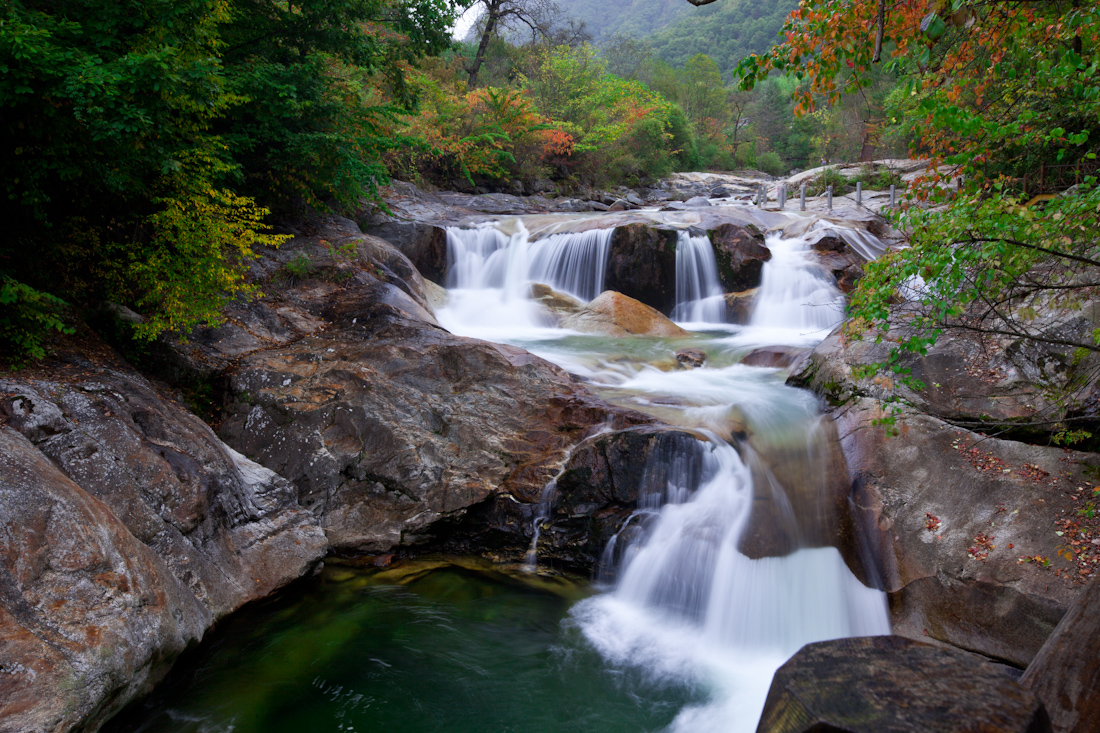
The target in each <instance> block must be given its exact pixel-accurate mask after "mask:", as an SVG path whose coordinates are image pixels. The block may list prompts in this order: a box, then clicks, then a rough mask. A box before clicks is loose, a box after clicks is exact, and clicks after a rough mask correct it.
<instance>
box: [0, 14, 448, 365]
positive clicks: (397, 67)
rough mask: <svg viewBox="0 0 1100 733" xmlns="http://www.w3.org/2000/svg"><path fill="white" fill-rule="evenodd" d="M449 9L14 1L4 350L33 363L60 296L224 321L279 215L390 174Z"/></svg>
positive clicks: (7, 37)
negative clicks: (416, 74) (413, 68)
mask: <svg viewBox="0 0 1100 733" xmlns="http://www.w3.org/2000/svg"><path fill="white" fill-rule="evenodd" d="M452 17H453V8H452V7H451V5H450V4H449V2H447V0H404V1H403V2H392V3H391V2H389V0H300V1H299V2H295V3H294V4H293V5H288V4H287V3H285V2H280V1H279V0H9V2H7V3H4V5H3V6H0V69H3V73H2V74H0V145H2V146H3V149H4V150H5V151H10V152H11V154H9V155H4V156H3V157H2V158H0V178H2V181H3V182H2V183H0V186H2V187H3V192H4V194H5V195H4V196H3V197H2V198H0V212H2V213H3V214H4V220H5V225H6V229H7V231H6V233H5V234H6V236H5V237H4V238H3V239H2V240H0V339H3V340H4V341H6V342H7V344H6V345H7V346H11V345H14V346H15V347H16V350H15V351H14V352H13V351H12V350H11V349H10V348H8V349H5V351H6V352H8V353H15V354H17V355H19V354H30V355H32V356H38V355H40V354H41V353H42V348H43V346H42V345H43V341H42V338H43V336H44V329H47V330H48V329H56V328H58V327H61V328H64V325H63V323H64V317H63V316H64V314H63V312H62V311H63V308H64V302H65V301H68V302H69V303H73V304H74V305H76V306H93V305H95V304H97V303H101V302H104V301H113V302H117V303H122V304H126V305H130V306H132V307H134V308H136V309H138V310H139V311H141V312H142V313H144V314H145V315H146V316H147V319H146V321H145V326H144V327H143V328H141V329H139V335H141V336H143V337H148V338H151V337H153V336H155V335H156V334H157V333H159V332H161V331H163V330H177V329H178V330H182V331H186V330H187V329H189V328H190V327H192V326H193V325H195V324H196V323H199V322H202V321H204V320H210V319H213V320H216V319H217V318H218V317H219V313H220V309H221V307H222V305H223V304H224V303H225V302H226V299H228V298H231V297H234V296H235V295H239V294H245V293H247V292H248V290H249V288H248V283H247V281H246V279H245V277H244V272H245V264H246V261H247V260H248V258H249V257H250V255H251V248H252V247H253V246H255V245H258V244H268V245H276V244H277V243H278V242H279V241H280V238H279V237H274V236H271V235H268V234H265V233H264V231H263V230H264V228H265V224H264V221H265V217H266V216H267V212H268V209H270V208H274V207H279V208H280V209H282V210H284V211H289V210H294V209H295V208H297V207H300V206H301V205H312V206H316V207H322V208H323V207H325V206H328V205H336V206H340V205H351V204H354V203H355V202H357V201H358V198H359V197H360V196H362V195H370V194H371V193H372V191H373V190H374V189H375V188H376V187H377V185H379V183H380V182H383V181H384V180H385V175H386V171H385V169H384V168H383V167H382V166H381V165H380V152H381V150H382V149H383V148H384V147H386V146H388V145H390V144H392V143H391V141H390V140H389V130H388V129H387V127H388V126H390V124H391V123H390V120H392V118H393V116H394V115H396V114H397V113H398V112H399V111H400V110H402V109H407V108H408V107H409V106H411V104H412V102H413V99H412V96H411V94H410V93H409V90H408V89H407V88H406V87H405V85H404V73H403V69H404V68H406V66H407V63H408V61H409V60H411V59H413V58H415V57H416V56H417V55H419V54H423V53H425V52H427V51H433V50H434V51H438V50H440V49H442V48H443V47H445V46H446V45H448V44H449V43H450V40H449V38H448V37H447V33H446V27H447V25H448V24H449V20H450V19H451V18H452ZM382 87H384V88H385V89H386V91H387V93H388V95H389V97H390V98H391V99H392V100H393V102H394V103H383V102H382V101H380V100H378V99H377V97H378V95H377V93H376V92H377V90H378V89H379V88H382ZM62 299H64V300H62ZM59 324H62V325H60V326H59Z"/></svg>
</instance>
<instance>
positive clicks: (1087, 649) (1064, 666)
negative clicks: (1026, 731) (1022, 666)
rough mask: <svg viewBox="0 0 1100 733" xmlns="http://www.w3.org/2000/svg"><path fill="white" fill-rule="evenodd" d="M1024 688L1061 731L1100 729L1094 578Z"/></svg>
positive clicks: (1099, 605) (1099, 597)
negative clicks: (1044, 709)
mask: <svg viewBox="0 0 1100 733" xmlns="http://www.w3.org/2000/svg"><path fill="white" fill-rule="evenodd" d="M1020 684H1022V685H1024V686H1025V687H1028V688H1030V689H1031V691H1032V692H1034V693H1035V694H1036V695H1038V696H1039V699H1041V700H1042V701H1043V703H1044V704H1045V705H1046V708H1047V711H1048V712H1049V713H1050V717H1051V720H1052V721H1053V723H1054V729H1055V730H1056V731H1059V733H1090V732H1091V731H1095V730H1096V729H1097V727H1098V726H1100V582H1097V581H1096V580H1093V581H1092V583H1090V584H1089V586H1088V588H1086V589H1085V592H1084V593H1082V594H1081V596H1080V597H1079V598H1078V599H1077V601H1076V602H1075V603H1074V604H1073V606H1072V607H1071V608H1070V610H1069V612H1067V613H1066V615H1065V616H1064V617H1063V618H1062V621H1061V622H1060V623H1059V624H1058V626H1057V628H1055V629H1054V633H1053V634H1051V635H1050V638H1049V639H1047V641H1046V643H1045V644H1043V648H1042V649H1040V650H1039V653H1038V654H1037V655H1036V656H1035V659H1034V661H1032V663H1031V665H1030V666H1028V668H1027V671H1026V672H1024V676H1023V677H1021V678H1020Z"/></svg>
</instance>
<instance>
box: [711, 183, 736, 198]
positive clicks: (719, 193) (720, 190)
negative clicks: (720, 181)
mask: <svg viewBox="0 0 1100 733" xmlns="http://www.w3.org/2000/svg"><path fill="white" fill-rule="evenodd" d="M707 195H708V196H710V198H712V199H724V198H729V197H730V196H732V195H733V191H731V190H730V189H728V188H726V187H725V186H715V187H714V188H712V189H710V191H708V192H707Z"/></svg>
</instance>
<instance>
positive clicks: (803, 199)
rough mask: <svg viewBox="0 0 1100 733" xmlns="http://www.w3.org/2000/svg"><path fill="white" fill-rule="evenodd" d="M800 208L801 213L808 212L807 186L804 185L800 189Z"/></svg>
mask: <svg viewBox="0 0 1100 733" xmlns="http://www.w3.org/2000/svg"><path fill="white" fill-rule="evenodd" d="M798 208H799V210H800V211H805V210H806V184H805V183H803V184H802V185H801V186H799V188H798Z"/></svg>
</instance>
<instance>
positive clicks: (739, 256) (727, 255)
mask: <svg viewBox="0 0 1100 733" xmlns="http://www.w3.org/2000/svg"><path fill="white" fill-rule="evenodd" d="M708 234H709V235H710V241H711V243H712V244H713V245H714V255H715V259H716V260H717V263H718V279H719V280H720V281H721V282H722V285H723V287H725V288H726V290H728V291H744V290H749V289H752V288H755V287H757V286H758V285H760V277H761V273H762V271H763V269H764V263H765V262H767V261H768V260H770V259H771V257H772V253H771V250H769V249H768V248H767V247H765V246H764V235H763V233H761V232H760V230H759V229H757V228H756V227H755V226H753V225H751V224H747V225H743V226H739V225H737V224H722V225H720V226H719V227H717V228H716V229H713V230H711V231H710V232H708Z"/></svg>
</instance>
